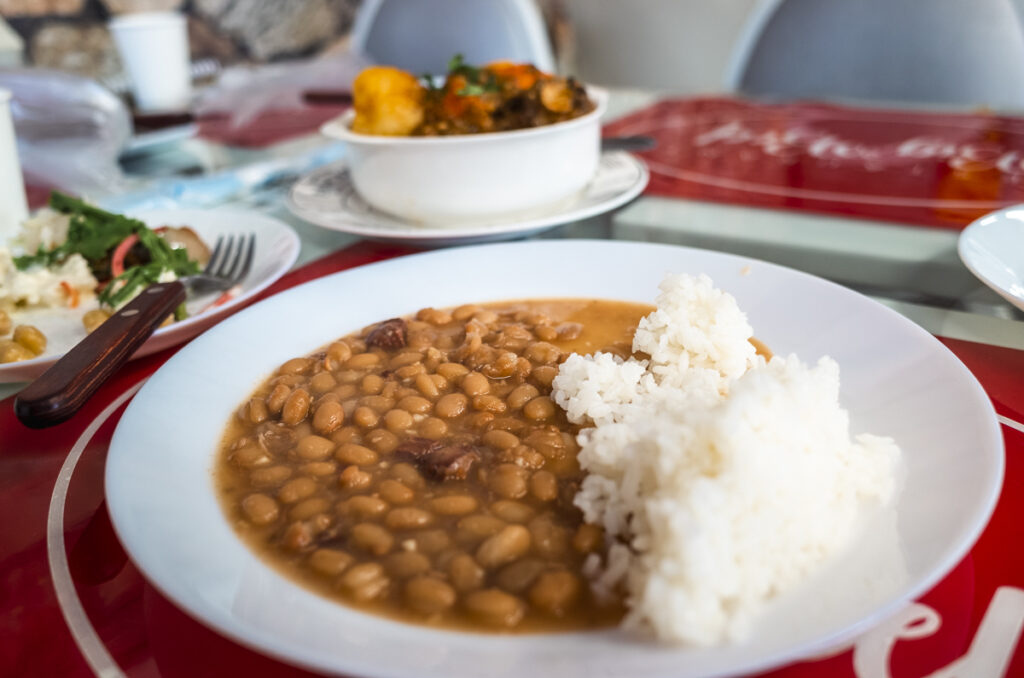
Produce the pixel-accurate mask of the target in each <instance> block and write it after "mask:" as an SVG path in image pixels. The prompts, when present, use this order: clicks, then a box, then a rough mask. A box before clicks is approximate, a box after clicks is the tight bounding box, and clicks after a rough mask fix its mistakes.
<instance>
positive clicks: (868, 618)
mask: <svg viewBox="0 0 1024 678" xmlns="http://www.w3.org/2000/svg"><path fill="white" fill-rule="evenodd" d="M580 243H583V244H587V245H592V244H596V245H598V246H602V247H604V246H616V247H621V246H623V245H628V246H632V247H639V248H657V249H663V248H670V249H674V250H684V251H689V252H693V253H703V254H706V255H711V256H713V257H720V258H723V259H724V260H729V261H732V262H734V263H736V264H737V265H750V264H756V265H759V266H767V267H770V268H774V269H782V270H784V271H787V272H788V273H790V274H796V275H797V277H798V278H803V279H808V280H813V281H815V282H816V283H817V284H823V285H826V286H828V287H831V288H835V289H838V290H841V291H842V293H843V294H847V295H852V296H853V297H859V298H862V299H863V300H866V301H867V302H870V303H871V304H872V305H873V306H874V307H875V308H876V309H877V310H878V311H879V312H880V313H884V314H887V315H888V316H889V317H890V318H891V319H893V320H894V321H895V322H896V323H898V324H900V325H902V326H903V328H904V329H905V330H906V331H909V332H911V333H914V334H916V335H918V337H920V338H921V339H922V340H924V341H927V342H929V343H931V345H932V346H933V347H934V348H935V349H936V350H937V351H938V352H939V353H940V354H941V355H943V356H945V357H946V359H948V360H949V361H951V363H952V364H954V365H955V366H956V369H957V370H958V371H959V372H960V373H961V375H962V376H963V378H964V379H965V383H966V384H968V385H970V388H971V392H972V394H973V396H974V398H975V399H976V404H977V405H978V406H979V407H980V408H981V410H982V411H984V413H985V414H986V415H987V416H986V417H985V420H984V424H985V426H984V427H983V428H984V429H985V431H987V433H988V434H989V435H990V436H991V440H988V439H986V440H985V442H991V443H993V444H995V446H996V448H997V450H996V452H995V453H994V456H993V457H992V459H991V461H992V462H993V469H992V470H993V474H992V475H991V476H990V477H987V479H988V482H987V483H986V486H987V487H988V491H987V492H986V494H985V500H984V502H981V503H979V504H978V505H976V506H974V507H973V517H972V520H971V521H970V526H969V528H968V529H966V530H965V531H964V534H963V535H961V538H960V539H959V541H957V542H951V543H949V544H946V545H945V546H944V548H943V549H942V554H941V557H939V558H937V560H939V561H941V562H940V563H938V564H936V565H935V566H933V567H932V568H931V570H930V572H929V574H928V575H927V576H924V577H921V578H919V579H918V580H917V581H916V582H915V583H914V584H913V585H912V586H908V587H904V589H903V590H901V591H900V592H899V594H898V595H895V596H892V597H891V599H890V600H889V601H888V603H887V604H885V605H883V606H880V607H878V608H876V609H873V610H872V611H871V612H870V613H869V614H865V615H864V616H863V617H862V618H861V619H860V620H858V621H857V622H856V623H853V624H851V625H849V626H847V627H846V628H843V629H840V630H839V631H837V632H835V633H833V634H832V635H830V636H822V637H819V638H817V639H816V640H815V642H814V643H813V645H811V646H809V647H807V648H802V650H804V652H803V653H802V654H801V657H802V658H803V659H808V658H811V657H813V656H814V655H815V654H816V653H818V652H825V651H828V650H830V649H833V648H834V647H835V645H836V644H837V643H845V642H850V641H852V640H853V639H855V638H856V637H857V636H859V635H860V634H862V633H864V632H865V631H866V630H868V629H870V628H873V627H874V626H876V625H877V624H879V623H881V622H882V621H884V620H885V619H886V618H888V617H890V616H891V615H892V614H893V613H895V612H896V611H898V610H899V609H900V608H901V607H902V606H904V605H906V604H907V603H908V602H910V601H912V600H914V599H916V598H918V597H919V596H920V595H922V594H923V593H925V592H927V591H928V590H929V589H930V588H932V587H933V586H934V585H935V584H936V583H937V582H939V581H941V580H942V579H943V578H944V577H945V576H946V575H948V573H949V572H950V571H952V569H953V568H954V567H955V566H956V564H957V563H958V562H960V561H961V560H962V559H963V557H964V556H965V555H966V554H967V553H968V552H969V551H970V550H971V549H972V548H973V546H974V545H975V544H976V542H977V540H978V539H979V537H980V536H981V534H982V532H983V531H984V529H985V528H986V526H987V525H988V523H989V520H990V519H991V516H992V513H993V511H994V509H995V506H996V503H997V502H998V499H999V496H1000V494H1001V491H1002V485H1003V480H1004V477H1005V453H1004V450H1005V444H1004V443H1003V435H1002V427H1001V424H1000V423H999V421H998V419H997V417H996V412H995V408H994V406H993V405H992V402H991V399H990V398H989V397H988V395H987V394H986V392H985V391H984V388H983V387H982V386H981V384H980V382H979V381H978V380H977V378H976V377H975V376H974V375H973V373H972V372H971V371H970V370H969V369H968V368H967V367H966V365H964V364H963V362H962V361H961V360H960V359H959V358H958V357H957V356H956V355H955V354H954V353H953V352H952V351H951V350H950V349H949V348H948V347H946V346H945V345H944V344H942V342H940V341H939V340H938V339H937V338H936V337H935V336H934V335H932V334H931V333H929V332H927V331H926V330H924V329H923V328H921V327H920V326H919V325H917V324H916V323H913V322H912V321H911V320H909V319H908V318H906V317H904V316H902V315H901V314H899V313H898V312H896V311H894V310H893V309H891V308H888V307H886V306H884V305H882V304H879V303H878V302H876V301H874V300H872V299H870V298H869V297H867V296H866V295H863V294H860V293H858V292H855V291H853V290H850V289H849V288H846V287H843V286H841V285H838V284H836V283H832V282H831V281H828V280H825V279H823V278H820V277H818V276H814V275H812V274H809V273H805V272H803V271H799V270H796V269H792V268H789V267H786V266H781V265H778V264H773V263H771V262H765V261H761V260H757V259H754V258H751V257H745V256H740V255H733V254H729V253H723V252H716V251H712V250H704V249H700V248H693V247H686V246H679V245H668V244H661V243H645V242H619V241H608V240H589V239H579V240H575V239H574V240H569V239H566V240H550V241H529V242H518V243H501V244H485V245H474V246H468V247H464V248H458V249H463V250H479V249H485V248H496V247H501V248H507V247H524V246H544V247H571V246H573V245H576V244H580ZM449 251H451V250H445V252H449ZM438 254H440V253H438V252H423V253H418V254H412V255H407V256H405V257H400V258H397V259H389V260H384V261H380V262H375V263H373V264H367V265H364V266H360V267H358V269H360V270H361V269H366V268H370V267H372V268H384V267H388V266H392V265H395V262H396V261H397V260H398V259H408V258H420V257H432V256H436V255H438ZM353 270H357V269H349V270H346V271H341V272H338V273H334V274H331V275H329V276H324V277H322V278H317V279H314V280H312V281H309V282H307V283H303V284H302V285H298V286H296V287H295V288H292V289H290V290H286V291H285V292H284V293H290V292H292V291H293V290H298V289H301V288H303V287H305V286H308V285H314V284H318V283H319V284H327V283H325V282H324V281H325V280H328V279H335V278H338V277H339V276H343V275H345V274H346V273H349V272H351V271H353ZM296 294H297V293H296ZM277 296H278V295H275V297H277ZM266 301H270V299H267V300H264V301H261V302H260V304H262V303H264V302H266ZM282 303H283V302H282ZM258 305H259V304H254V305H252V306H250V307H249V308H247V309H245V310H244V311H243V312H242V313H246V314H248V313H250V312H255V311H254V309H255V308H256V307H257V306H258ZM240 315H241V313H240V314H235V316H234V317H233V318H231V319H229V321H235V320H236V319H237V318H238V316H240ZM220 331H226V330H223V329H220ZM189 348H192V347H189ZM173 358H174V359H177V358H179V356H178V355H176V356H174V357H173ZM169 362H170V361H169ZM166 369H167V367H166V366H164V367H161V370H166ZM148 387H150V382H149V381H147V384H146V385H145V386H144V387H143V389H142V391H141V392H144V391H145V390H146V389H147V388H148ZM141 392H140V393H141ZM135 400H136V399H133V401H132V402H131V403H130V404H129V406H128V409H127V410H126V411H125V414H124V415H123V416H122V419H124V418H126V417H127V415H128V413H129V412H130V411H131V409H132V407H133V406H134V404H135ZM121 428H122V423H121V422H120V421H119V423H118V430H117V431H115V433H114V436H113V439H112V442H111V446H110V449H111V451H112V452H113V451H114V448H115V444H116V443H115V441H116V440H117V438H118V433H119V432H120V429H121ZM985 449H988V446H985ZM112 468H113V466H112V465H111V464H109V463H108V465H107V467H106V469H105V482H106V487H107V488H110V487H111V486H112V483H111V474H112V471H111V469H112ZM108 492H109V490H108ZM107 501H108V506H109V507H110V512H111V518H112V523H113V526H114V529H115V532H117V534H118V537H119V539H121V540H122V543H123V545H124V547H125V549H126V551H128V553H129V555H131V556H132V558H133V561H135V562H136V563H138V561H137V560H136V558H135V554H134V552H133V547H132V545H131V544H129V543H127V542H124V540H123V534H122V531H121V528H120V527H119V525H118V520H117V514H118V513H119V508H120V505H119V502H118V501H117V500H114V499H112V498H111V497H110V495H109V494H107ZM246 548H248V547H246ZM261 564H262V566H263V567H266V568H268V569H270V570H271V571H273V572H274V573H275V574H276V575H277V576H278V577H280V578H282V579H284V581H286V582H288V583H289V584H290V585H291V586H292V587H296V588H298V589H301V590H302V591H304V592H306V593H308V594H309V595H314V596H315V595H316V594H313V593H310V592H309V591H308V589H305V588H304V587H302V586H301V585H299V584H296V583H295V582H292V581H291V580H289V579H288V578H287V577H285V576H284V575H282V574H280V573H279V572H277V571H276V570H274V568H273V567H272V566H269V565H266V564H265V563H261ZM139 569H140V571H141V572H142V574H143V576H145V577H146V579H147V580H148V581H150V582H151V583H152V584H153V585H154V586H155V587H156V588H157V589H158V590H160V591H161V593H163V594H164V595H166V596H167V597H168V599H169V600H171V601H173V602H174V604H175V605H178V606H179V607H182V608H184V609H185V610H187V611H188V613H189V614H192V615H194V616H197V617H200V618H201V619H202V621H201V623H203V624H205V625H208V626H210V627H212V628H214V629H215V630H216V631H217V632H219V633H223V634H225V635H227V636H228V637H230V638H231V639H232V640H234V641H235V642H238V643H239V644H241V645H243V646H246V647H250V648H252V649H254V650H256V651H258V652H259V653H262V654H265V655H268V656H271V657H275V658H278V659H280V660H283V661H285V662H287V663H289V664H292V665H296V666H301V667H305V668H310V669H314V670H318V671H328V672H331V673H332V674H333V673H338V672H341V671H346V672H348V671H356V670H367V671H369V673H367V675H374V676H378V675H379V676H406V675H409V674H407V673H403V672H401V671H400V670H392V671H384V670H381V668H380V667H376V666H375V667H362V668H359V669H357V667H356V665H354V664H351V663H350V664H348V665H345V666H344V667H341V666H339V665H338V664H336V663H335V664H332V665H326V664H321V663H317V660H316V659H315V658H309V657H308V656H307V657H303V656H301V655H299V654H297V653H296V652H295V651H294V650H291V649H289V648H282V647H281V646H280V645H278V646H274V645H269V644H260V643H259V642H257V641H255V640H253V639H252V638H247V637H245V636H242V635H239V634H238V633H237V632H236V631H235V630H234V629H232V628H230V627H225V626H220V625H218V624H217V622H216V621H211V620H210V619H209V618H204V617H201V615H200V614H199V613H197V612H196V610H194V609H193V607H192V606H190V605H188V604H186V603H182V602H181V601H180V600H179V599H178V598H177V596H176V595H175V594H174V593H173V592H170V591H168V590H166V589H165V588H164V587H163V586H162V585H161V584H160V583H159V582H155V581H153V580H151V579H150V577H149V574H148V573H147V572H146V571H145V570H143V568H142V567H141V566H140V568H139ZM371 616H372V615H371ZM373 618H375V619H379V617H376V616H373ZM420 630H422V631H425V632H428V633H439V632H440V633H445V634H447V633H452V632H449V631H438V630H436V629H430V628H427V627H421V628H420ZM589 633H602V632H601V631H598V632H589ZM455 634H456V635H463V634H461V633H459V632H455ZM466 635H476V636H480V635H482V634H473V633H469V634H466ZM540 635H544V634H540ZM551 635H574V634H572V633H569V634H551ZM484 637H487V638H490V637H493V636H492V634H485V635H484ZM508 637H509V636H505V638H508ZM512 637H515V636H512ZM534 637H536V635H535V636H534ZM800 660H802V659H800V658H798V657H795V656H794V655H793V654H792V648H788V647H787V648H783V649H780V650H778V651H776V652H775V653H774V654H773V655H770V656H765V657H762V658H760V659H758V660H756V661H749V662H748V663H747V664H746V665H742V666H737V667H733V668H730V669H729V670H728V671H727V672H725V673H721V672H716V673H709V674H706V675H707V676H717V675H733V673H734V672H736V671H738V672H740V673H745V672H749V671H760V670H770V669H772V668H777V667H779V666H781V665H784V664H787V663H790V662H793V661H800ZM659 675H660V674H659ZM702 675H705V674H702Z"/></svg>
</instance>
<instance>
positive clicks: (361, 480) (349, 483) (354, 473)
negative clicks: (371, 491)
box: [338, 466, 373, 490]
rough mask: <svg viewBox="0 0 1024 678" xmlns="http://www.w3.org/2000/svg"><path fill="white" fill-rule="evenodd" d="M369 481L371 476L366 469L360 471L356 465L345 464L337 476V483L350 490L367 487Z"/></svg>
mask: <svg viewBox="0 0 1024 678" xmlns="http://www.w3.org/2000/svg"><path fill="white" fill-rule="evenodd" d="M371 482H373V476H371V475H370V474H369V473H367V472H366V471H360V470H359V467H358V466H347V467H345V470H344V471H342V472H341V474H340V475H339V476H338V484H339V485H341V486H342V487H347V488H348V489H350V490H361V489H363V488H364V487H369V486H370V483H371Z"/></svg>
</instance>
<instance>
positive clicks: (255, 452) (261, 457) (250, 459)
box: [230, 445, 271, 468]
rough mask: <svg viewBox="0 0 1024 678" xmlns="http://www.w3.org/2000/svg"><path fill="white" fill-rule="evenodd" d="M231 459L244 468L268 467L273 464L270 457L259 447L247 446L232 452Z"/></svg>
mask: <svg viewBox="0 0 1024 678" xmlns="http://www.w3.org/2000/svg"><path fill="white" fill-rule="evenodd" d="M230 459H231V461H232V462H234V463H235V464H237V465H239V466H241V467H242V468H255V467H257V466H266V465H267V464H269V463H270V462H271V459H270V455H269V454H267V451H266V450H264V449H263V448H262V447H260V446H259V445H246V446H245V447H240V448H238V449H237V450H232V452H231V455H230Z"/></svg>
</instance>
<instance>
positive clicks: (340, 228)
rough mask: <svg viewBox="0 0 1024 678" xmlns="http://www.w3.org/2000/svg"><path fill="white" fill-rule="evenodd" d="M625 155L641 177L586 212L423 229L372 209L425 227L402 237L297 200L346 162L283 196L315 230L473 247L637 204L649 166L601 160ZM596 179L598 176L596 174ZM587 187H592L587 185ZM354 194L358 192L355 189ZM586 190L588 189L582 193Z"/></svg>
mask: <svg viewBox="0 0 1024 678" xmlns="http://www.w3.org/2000/svg"><path fill="white" fill-rule="evenodd" d="M612 156H614V157H622V158H624V159H626V160H627V161H628V162H629V163H630V164H631V166H632V167H633V169H635V170H636V171H637V173H638V176H637V179H636V180H635V181H634V182H633V183H632V184H630V185H629V186H628V187H627V188H624V189H623V190H621V191H619V192H618V193H616V194H615V195H613V196H611V197H609V198H607V199H605V200H603V201H600V202H599V203H597V204H594V205H591V206H589V207H585V208H578V207H576V204H577V202H578V199H577V201H576V202H574V203H573V204H570V205H566V206H563V207H558V208H555V209H552V210H549V211H547V212H545V213H543V214H541V215H539V216H535V217H529V218H525V219H524V218H516V217H513V218H510V219H508V220H507V221H499V222H497V223H493V222H492V223H490V224H478V223H475V222H473V223H469V224H464V225H462V224H460V225H455V226H450V227H443V228H439V227H436V226H429V225H424V226H419V225H417V224H414V223H413V222H411V221H407V220H404V219H402V218H400V217H397V216H394V215H390V214H384V213H383V212H378V211H377V210H375V209H374V208H372V207H369V206H367V207H368V209H369V210H371V214H373V215H377V214H379V215H381V216H383V217H385V218H387V219H391V220H393V221H395V222H398V223H401V224H404V225H408V226H413V227H418V228H421V229H422V232H417V233H400V234H389V233H388V232H387V231H386V230H381V229H380V228H374V227H368V226H364V225H363V224H365V223H366V222H367V220H366V219H364V218H362V217H359V216H357V215H354V216H352V217H351V218H350V219H349V220H347V221H343V222H341V223H337V222H331V221H328V220H326V219H324V218H323V216H322V215H321V213H319V212H316V211H314V210H310V209H307V208H305V207H303V206H302V205H301V204H299V202H298V201H297V200H296V198H295V194H296V192H297V191H298V190H300V186H301V185H303V184H304V183H305V182H307V181H310V180H312V179H313V178H314V177H317V178H319V177H320V176H323V175H327V174H330V175H335V174H338V175H340V174H347V173H348V166H347V163H346V161H345V160H339V161H337V162H334V163H331V164H329V165H327V166H325V167H318V168H316V169H314V170H312V171H310V172H307V173H306V174H304V175H303V176H301V177H299V179H297V180H296V181H295V183H294V184H292V186H291V188H290V189H289V190H288V195H287V196H286V198H285V205H286V207H287V208H288V210H289V211H290V212H291V213H292V214H294V215H295V216H296V217H298V218H300V219H302V220H304V221H307V222H309V223H311V224H313V225H314V226H317V227H319V228H324V229H327V230H330V231H336V232H339V233H348V234H350V235H357V236H360V237H363V238H366V239H369V240H374V241H378V242H394V243H406V244H416V243H422V244H427V245H440V244H471V241H473V240H475V239H477V238H488V239H495V240H496V239H510V238H515V237H522V236H525V235H529V234H532V233H539V232H541V231H543V230H547V229H549V228H555V227H557V226H561V225H564V224H567V223H571V222H573V221H579V220H582V219H588V218H590V217H594V216H598V215H600V214H604V213H606V212H610V211H612V210H614V209H616V208H618V207H621V206H622V205H624V204H626V203H628V202H629V201H630V200H633V199H634V198H636V197H637V196H639V195H640V194H641V193H643V191H644V189H646V188H647V185H648V184H649V183H650V178H651V173H650V168H648V166H647V163H646V162H644V161H643V160H642V159H641V158H639V157H637V156H636V155H634V154H632V153H628V152H626V151H604V152H602V153H601V156H600V157H601V158H602V159H603V158H605V157H612ZM598 168H599V169H598V172H600V163H599V164H598ZM595 176H597V175H595ZM588 185H589V184H588ZM352 190H353V192H354V191H355V188H354V187H353V189H352ZM584 190H586V189H584ZM340 214H342V215H348V214H351V212H347V211H343V212H341V213H340Z"/></svg>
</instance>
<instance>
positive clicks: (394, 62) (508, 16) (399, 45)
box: [351, 0, 555, 74]
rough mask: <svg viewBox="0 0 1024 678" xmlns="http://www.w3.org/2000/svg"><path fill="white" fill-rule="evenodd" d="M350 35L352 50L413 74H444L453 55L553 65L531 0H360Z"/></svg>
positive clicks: (477, 60) (471, 59)
mask: <svg viewBox="0 0 1024 678" xmlns="http://www.w3.org/2000/svg"><path fill="white" fill-rule="evenodd" d="M351 40H352V50H353V51H354V52H356V53H357V54H360V55H362V56H364V57H366V58H368V59H370V60H371V61H374V62H376V63H379V64H388V65H391V66H397V67H399V68H402V69H405V70H407V71H410V72H412V73H417V74H420V73H433V74H441V73H444V72H445V71H446V70H447V64H448V60H449V59H451V58H452V56H454V55H455V54H462V55H463V57H464V58H465V60H466V61H467V62H468V63H471V64H483V63H488V62H490V61H498V60H509V61H516V62H529V63H532V64H534V65H535V66H537V67H538V68H540V69H541V70H544V71H548V72H552V71H553V70H554V68H555V62H554V57H553V56H552V50H551V43H550V41H549V40H548V36H547V33H546V31H545V28H544V21H543V19H542V17H541V15H540V12H539V11H538V9H537V7H536V5H535V4H534V3H533V1H532V0H364V1H363V4H362V6H361V7H360V9H359V12H358V13H357V14H356V20H355V25H354V26H353V28H352V37H351Z"/></svg>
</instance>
